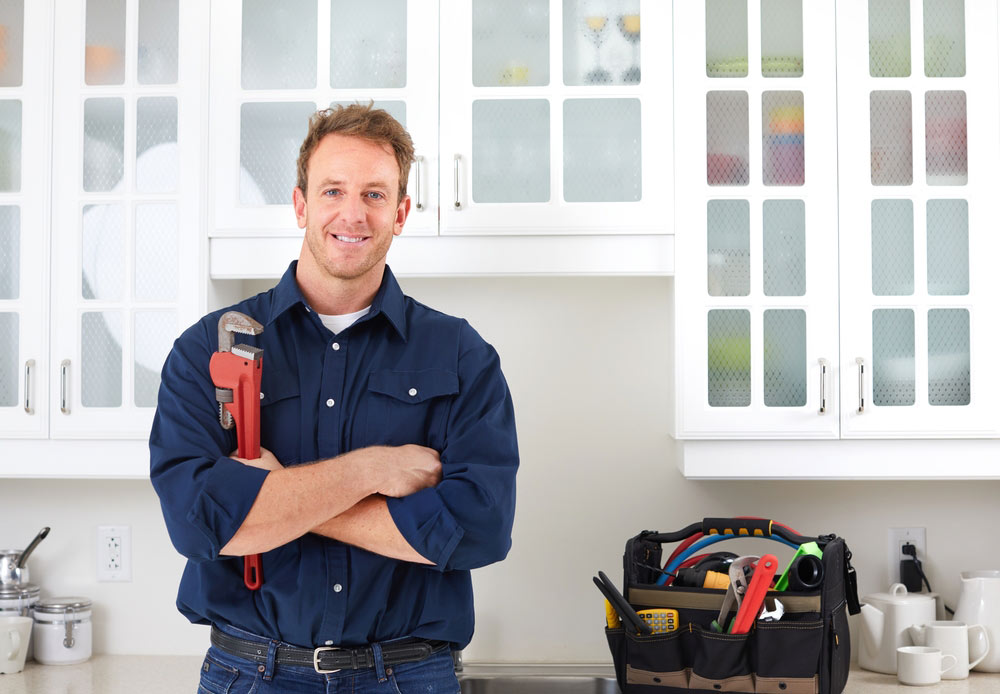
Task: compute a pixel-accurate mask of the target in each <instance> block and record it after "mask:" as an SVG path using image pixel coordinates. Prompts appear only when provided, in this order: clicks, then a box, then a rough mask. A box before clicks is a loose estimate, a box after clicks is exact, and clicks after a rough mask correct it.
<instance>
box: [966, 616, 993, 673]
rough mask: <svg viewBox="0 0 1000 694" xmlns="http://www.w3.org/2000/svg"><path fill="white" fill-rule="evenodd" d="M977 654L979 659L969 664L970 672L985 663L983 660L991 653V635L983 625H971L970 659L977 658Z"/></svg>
mask: <svg viewBox="0 0 1000 694" xmlns="http://www.w3.org/2000/svg"><path fill="white" fill-rule="evenodd" d="M976 653H978V654H979V657H978V658H976V659H975V660H974V661H972V662H971V663H969V669H970V670H971V669H972V668H974V667H976V666H977V665H979V663H981V662H983V658H985V657H986V656H987V655H989V653H990V633H989V632H988V631H987V630H986V627H984V626H983V625H982V624H970V625H969V657H970V658H972V657H975V654H976Z"/></svg>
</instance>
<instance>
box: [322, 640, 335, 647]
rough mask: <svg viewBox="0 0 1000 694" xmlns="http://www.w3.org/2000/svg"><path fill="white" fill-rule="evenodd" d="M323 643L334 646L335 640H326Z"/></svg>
mask: <svg viewBox="0 0 1000 694" xmlns="http://www.w3.org/2000/svg"><path fill="white" fill-rule="evenodd" d="M323 644H324V645H326V646H332V645H333V641H324V642H323Z"/></svg>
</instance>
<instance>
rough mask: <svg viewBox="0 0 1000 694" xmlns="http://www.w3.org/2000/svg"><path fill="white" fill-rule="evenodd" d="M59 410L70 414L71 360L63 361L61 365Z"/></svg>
mask: <svg viewBox="0 0 1000 694" xmlns="http://www.w3.org/2000/svg"><path fill="white" fill-rule="evenodd" d="M59 409H60V411H61V412H62V413H63V414H69V359H63V360H62V363H61V364H60V365H59Z"/></svg>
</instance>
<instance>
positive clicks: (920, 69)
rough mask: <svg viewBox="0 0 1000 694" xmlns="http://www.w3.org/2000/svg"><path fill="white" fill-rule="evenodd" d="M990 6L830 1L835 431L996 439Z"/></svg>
mask: <svg viewBox="0 0 1000 694" xmlns="http://www.w3.org/2000/svg"><path fill="white" fill-rule="evenodd" d="M997 13H998V10H997V4H996V3H992V2H974V1H973V0H867V2H841V3H837V37H838V46H837V60H838V66H837V78H838V81H839V82H838V85H837V94H838V101H837V116H838V123H839V132H838V139H839V142H840V160H839V177H840V178H839V190H840V209H839V219H840V230H841V233H840V238H839V241H840V250H839V259H840V273H841V274H840V291H841V304H840V308H841V313H840V316H841V333H840V335H841V345H840V364H839V369H840V373H841V380H840V383H841V404H842V407H841V436H842V437H844V438H995V437H998V436H1000V417H998V409H997V406H996V400H995V397H994V396H995V394H996V393H997V389H998V388H1000V373H998V370H997V369H995V368H994V367H993V363H992V362H993V354H994V352H995V348H996V344H997V340H998V337H1000V330H998V328H997V321H996V320H995V314H996V310H995V305H996V297H997V296H998V295H1000V275H998V273H997V272H996V270H995V265H996V261H995V259H996V257H997V253H998V251H1000V242H998V240H997V235H996V233H995V230H996V219H997V218H998V216H1000V203H998V199H997V194H996V181H997V180H998V177H1000V134H998V130H997V122H998V121H1000V94H998V86H997V85H998V64H997V53H996V47H997V37H998V35H997V19H998V17H997ZM858 27H866V28H867V32H865V31H858Z"/></svg>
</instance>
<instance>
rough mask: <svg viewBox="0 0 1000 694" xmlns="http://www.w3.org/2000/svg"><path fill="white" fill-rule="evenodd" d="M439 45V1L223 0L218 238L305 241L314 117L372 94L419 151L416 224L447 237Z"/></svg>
mask: <svg viewBox="0 0 1000 694" xmlns="http://www.w3.org/2000/svg"><path fill="white" fill-rule="evenodd" d="M437 45H438V6H437V2H436V0H431V1H426V0H420V1H419V2H417V1H409V2H408V1H407V0H370V1H369V2H355V1H353V0H288V1H286V2H280V3H279V2H272V1H271V0H242V1H240V0H223V1H217V2H213V3H212V49H211V53H212V61H211V66H212V69H211V88H210V92H211V111H212V119H211V125H210V132H209V137H210V141H211V161H210V171H212V188H211V195H210V200H211V211H212V216H211V220H212V221H211V226H210V230H211V233H212V235H214V236H219V237H226V236H231V237H248V236H249V237H252V236H267V235H276V234H277V235H288V236H293V237H297V238H299V239H301V234H302V232H301V231H300V230H299V229H298V228H297V227H296V224H295V214H294V211H293V209H292V190H293V189H294V188H295V185H296V160H297V159H298V155H299V146H300V145H301V144H302V140H303V139H304V138H305V136H306V131H307V129H308V122H309V116H310V115H311V114H312V113H314V112H315V111H317V110H320V109H326V108H330V107H333V106H336V105H337V104H350V103H354V102H360V103H368V102H369V101H372V102H374V104H375V106H376V107H378V108H384V109H385V110H387V111H388V112H389V113H391V114H392V115H393V116H394V117H395V118H396V119H397V120H399V121H400V122H401V123H402V124H403V125H404V126H405V127H406V128H407V130H408V131H409V133H410V135H411V136H412V138H413V142H414V145H415V148H416V155H417V161H416V163H415V164H414V165H413V168H412V170H411V171H410V176H409V184H408V192H409V194H410V196H411V198H412V199H413V204H412V207H411V212H410V217H409V219H408V221H407V223H406V233H407V234H412V235H428V234H430V235H435V234H437V232H438V220H437V210H438V199H437V196H438V185H437V181H438V147H437V131H438V98H437V86H438V58H437ZM296 255H297V254H296ZM292 257H295V256H294V255H293V256H291V257H288V258H285V259H283V261H284V262H283V265H282V270H283V269H284V265H287V264H288V261H290V260H291V259H292ZM279 274H280V273H279Z"/></svg>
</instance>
